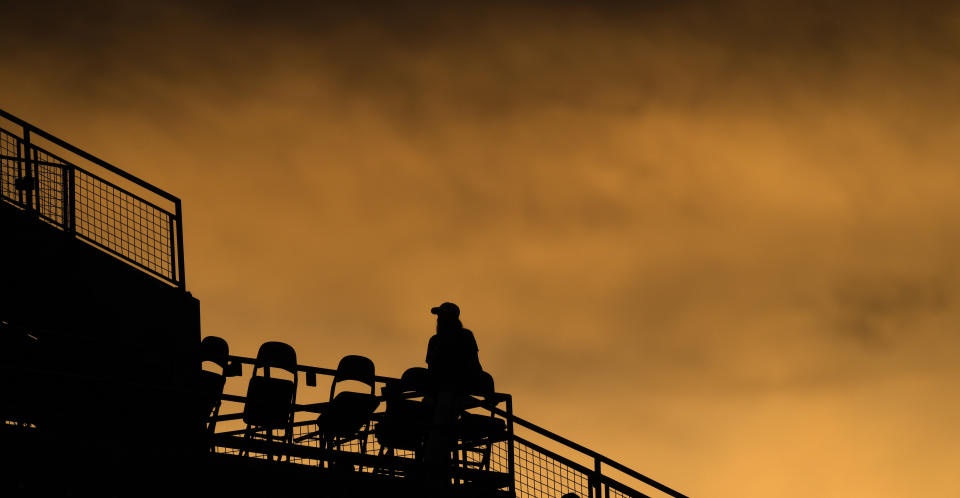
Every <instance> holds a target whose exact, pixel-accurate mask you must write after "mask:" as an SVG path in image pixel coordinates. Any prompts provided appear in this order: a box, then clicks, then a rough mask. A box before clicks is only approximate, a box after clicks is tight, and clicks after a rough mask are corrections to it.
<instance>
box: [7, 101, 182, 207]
mask: <svg viewBox="0 0 960 498" xmlns="http://www.w3.org/2000/svg"><path fill="white" fill-rule="evenodd" d="M0 117H3V118H4V119H6V120H8V121H10V122H12V123H16V124H18V125H20V126H22V127H23V128H24V129H28V130H30V133H33V134H36V135H39V136H41V137H43V138H44V139H45V140H48V141H50V142H51V143H54V144H56V145H57V146H58V147H62V148H64V149H66V150H68V151H70V152H72V153H74V154H76V155H78V156H80V157H82V158H84V159H86V160H87V161H90V162H92V163H94V164H96V165H97V166H100V167H102V168H103V169H105V170H107V171H109V172H111V173H113V174H115V175H117V176H119V177H121V178H123V179H124V180H128V181H130V182H132V183H134V184H136V185H137V186H139V187H143V188H144V189H146V190H149V191H150V192H153V193H154V194H157V195H159V196H160V197H163V198H165V199H167V200H169V201H172V202H176V201H179V200H180V199H179V198H178V197H177V196H175V195H173V194H171V193H169V192H167V191H165V190H163V189H161V188H158V187H155V186H153V185H151V184H149V183H147V182H145V181H143V180H141V179H140V178H137V177H136V176H133V175H131V174H130V173H127V172H126V171H124V170H122V169H120V168H118V167H116V166H114V165H112V164H110V163H108V162H106V161H104V160H103V159H100V158H99V157H97V156H94V155H93V154H90V153H89V152H86V151H85V150H83V149H80V148H79V147H75V146H73V145H71V144H69V143H67V142H64V141H63V140H61V139H59V138H57V137H55V136H53V135H51V134H50V133H47V132H46V131H43V130H41V129H40V128H37V127H36V126H34V125H32V124H30V123H28V122H26V121H24V120H22V119H20V118H18V117H16V116H14V115H13V114H10V113H9V112H7V111H4V110H3V109H0Z"/></svg>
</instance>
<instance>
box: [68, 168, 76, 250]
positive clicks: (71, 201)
mask: <svg viewBox="0 0 960 498" xmlns="http://www.w3.org/2000/svg"><path fill="white" fill-rule="evenodd" d="M68 168H69V172H68V173H67V212H68V213H69V214H70V223H68V224H67V232H69V233H70V235H73V234H75V233H77V195H76V192H77V168H75V167H74V166H73V165H72V164H71V165H70V166H68Z"/></svg>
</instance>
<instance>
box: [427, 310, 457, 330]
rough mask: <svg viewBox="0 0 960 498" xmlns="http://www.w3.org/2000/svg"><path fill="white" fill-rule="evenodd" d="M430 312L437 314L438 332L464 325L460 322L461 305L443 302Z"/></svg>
mask: <svg viewBox="0 0 960 498" xmlns="http://www.w3.org/2000/svg"><path fill="white" fill-rule="evenodd" d="M430 313H433V314H434V315H437V332H440V331H442V330H449V329H459V328H461V327H463V324H461V323H460V307H458V306H457V305H456V304H453V303H443V304H441V305H440V306H436V307H434V308H430Z"/></svg>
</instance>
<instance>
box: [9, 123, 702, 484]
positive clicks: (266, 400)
mask: <svg viewBox="0 0 960 498" xmlns="http://www.w3.org/2000/svg"><path fill="white" fill-rule="evenodd" d="M183 221H184V216H183V213H182V210H181V205H180V200H179V198H177V197H175V196H173V195H171V194H169V193H167V192H164V191H163V190H161V189H159V188H157V187H156V186H154V185H151V184H149V183H147V182H145V181H143V180H141V179H139V178H137V177H135V176H133V175H131V174H129V173H127V172H126V171H123V170H121V169H120V168H117V167H115V166H113V165H111V164H109V163H107V162H105V161H103V160H101V159H99V158H97V157H95V156H93V155H92V154H89V153H87V152H86V151H83V150H81V149H79V148H77V147H75V146H73V145H71V144H69V143H67V142H65V141H63V140H60V139H59V138H57V137H55V136H53V135H51V134H50V133H47V132H45V131H43V130H41V129H39V128H37V127H35V126H33V125H31V124H29V123H26V122H25V121H23V120H20V119H19V118H16V117H15V116H11V115H10V114H8V113H6V112H4V111H2V110H0V233H2V235H3V236H2V237H0V261H3V262H4V267H3V273H2V274H3V280H2V282H0V449H2V450H3V451H2V452H0V496H2V497H3V498H7V497H19V496H64V497H65V496H108V497H112V496H117V497H121V496H123V497H126V496H164V497H168V496H181V495H184V496H193V495H206V496H230V497H248V496H249V497H263V496H278V497H283V496H291V497H293V496H319V497H382V496H390V497H406V496H409V497H430V496H438V497H439V496H443V497H446V496H464V497H467V496H469V497H490V498H493V497H504V498H509V497H519V498H528V497H537V498H541V497H542V498H560V497H563V496H565V495H567V496H568V498H569V495H570V493H573V494H575V495H576V496H579V497H584V498H585V497H588V496H589V497H601V496H602V497H607V496H612V497H614V498H618V497H621V496H631V497H635V496H661V495H668V496H672V497H675V498H683V495H682V494H680V493H678V492H676V491H674V490H672V489H670V488H668V487H666V486H664V485H663V484H660V483H658V482H656V481H654V480H652V479H650V478H648V477H646V476H644V475H642V474H640V473H639V472H636V471H634V470H633V469H630V468H628V467H626V466H624V465H622V464H620V463H618V462H616V461H615V460H612V459H610V458H608V457H606V456H604V455H602V454H599V453H597V452H594V451H592V450H589V449H588V448H585V447H583V446H581V445H578V444H576V443H574V442H572V441H569V440H568V439H566V438H563V437H562V436H560V435H558V434H554V433H552V432H550V431H548V430H546V429H544V428H542V427H540V426H538V425H536V424H533V423H531V422H529V421H526V420H524V419H522V418H520V417H518V416H516V415H515V414H514V410H513V398H512V397H511V396H510V395H509V394H505V393H498V392H496V390H495V389H494V383H493V378H492V377H491V376H490V375H489V374H487V373H485V372H483V369H482V368H481V365H480V360H479V352H478V351H479V348H478V347H477V344H476V338H475V337H474V336H473V333H472V332H470V331H469V330H468V329H466V328H464V327H463V325H462V323H461V322H460V309H459V307H458V306H456V305H454V304H453V303H444V304H441V305H439V306H437V307H435V308H433V310H432V313H434V315H436V318H437V327H436V334H435V335H434V336H433V337H431V338H430V340H429V343H428V346H427V362H426V363H427V365H426V367H424V366H415V367H411V368H409V369H407V370H406V371H404V372H403V374H402V375H401V376H400V377H399V378H393V377H386V376H382V375H379V374H378V373H377V371H376V369H375V365H374V362H373V361H371V360H370V359H369V358H366V357H363V356H359V355H346V356H344V357H343V358H342V359H341V360H340V361H339V363H338V365H337V366H336V368H324V367H319V366H310V365H303V364H300V362H299V360H298V355H297V352H296V351H295V350H294V348H293V347H291V346H290V345H288V344H285V343H283V342H277V341H270V342H265V343H264V344H263V345H262V346H261V347H260V348H259V350H258V351H257V354H256V356H255V357H244V356H238V355H237V354H236V352H234V351H231V350H230V347H229V345H228V344H227V342H226V341H224V340H223V339H221V338H218V337H213V336H207V337H205V338H203V340H200V339H201V338H202V337H203V335H202V333H201V326H200V301H199V300H198V299H196V298H195V297H193V296H192V295H191V294H190V293H189V292H187V286H186V276H185V271H184V270H185V264H184V251H183ZM239 270H240V269H238V271H239ZM424 311H425V313H424V314H425V315H426V310H424ZM331 346H335V345H331ZM197 358H199V359H200V364H201V371H200V372H199V373H198V372H197V362H196V360H197ZM319 377H326V378H328V379H329V391H327V390H326V388H327V386H328V384H326V383H319V382H318V378H319ZM317 389H322V390H323V391H320V392H318V391H317ZM321 392H322V394H321ZM317 399H323V401H322V402H314V401H317ZM305 400H309V401H305ZM198 409H199V411H200V417H198V414H197V411H198ZM600 417H601V415H598V418H597V420H600ZM594 422H595V421H592V420H591V421H586V423H594ZM611 472H613V475H612V474H611ZM614 475H615V476H616V477H614ZM640 489H643V490H644V491H643V493H641V492H640Z"/></svg>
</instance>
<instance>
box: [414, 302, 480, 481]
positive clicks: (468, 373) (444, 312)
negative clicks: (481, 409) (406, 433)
mask: <svg viewBox="0 0 960 498" xmlns="http://www.w3.org/2000/svg"><path fill="white" fill-rule="evenodd" d="M430 313H433V314H434V315H437V333H436V334H435V335H434V336H433V337H431V338H430V342H429V343H428V344H427V371H428V372H429V373H430V378H431V382H432V384H433V386H432V387H433V390H434V392H433V393H429V394H427V395H426V396H425V398H424V401H425V402H427V403H428V404H430V405H432V406H433V407H434V417H433V423H432V425H431V429H430V430H429V431H428V434H427V437H426V441H425V448H424V449H425V455H424V456H425V458H424V463H425V464H426V466H427V472H428V484H429V485H431V486H434V487H436V488H439V487H442V486H444V485H445V483H447V481H448V479H447V477H448V476H447V474H446V472H447V467H448V462H447V460H448V459H449V455H450V449H451V447H452V444H453V443H454V442H455V436H454V435H453V425H454V423H455V422H456V420H457V416H458V413H459V410H460V407H461V398H462V397H463V396H465V395H466V394H467V393H468V392H469V391H470V389H471V385H472V384H473V383H474V382H475V379H477V378H478V377H480V376H481V375H482V374H483V368H482V367H481V366H480V357H479V354H478V353H479V348H478V347H477V340H476V339H475V338H474V337H473V332H471V331H470V330H469V329H465V328H463V323H461V322H460V307H459V306H457V305H456V304H453V303H450V302H446V303H443V304H441V305H440V306H436V307H433V308H431V309H430Z"/></svg>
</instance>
